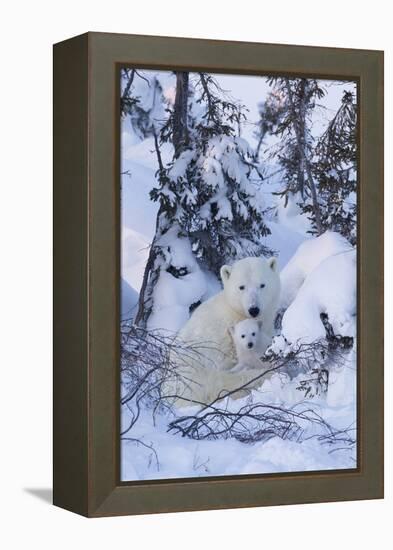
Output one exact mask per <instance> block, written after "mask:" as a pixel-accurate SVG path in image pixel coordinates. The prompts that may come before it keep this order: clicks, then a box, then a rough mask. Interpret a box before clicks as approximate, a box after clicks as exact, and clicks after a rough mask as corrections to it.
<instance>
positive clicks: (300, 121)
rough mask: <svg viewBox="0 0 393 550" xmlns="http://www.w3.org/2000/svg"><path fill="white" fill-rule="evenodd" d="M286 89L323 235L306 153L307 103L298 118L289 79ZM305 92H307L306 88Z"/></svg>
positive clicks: (318, 228) (318, 226)
mask: <svg viewBox="0 0 393 550" xmlns="http://www.w3.org/2000/svg"><path fill="white" fill-rule="evenodd" d="M285 87H286V89H287V93H288V99H289V105H290V109H291V112H292V119H293V121H294V129H295V134H296V142H297V148H298V153H299V157H300V159H301V162H302V164H303V166H304V169H305V172H306V176H307V183H308V186H309V188H310V192H311V199H312V203H313V210H314V215H315V225H316V227H317V231H318V235H321V234H322V233H323V227H322V222H321V210H320V207H319V203H318V197H317V190H316V185H315V182H314V178H313V175H312V171H311V164H310V161H309V159H308V157H307V151H306V138H305V133H306V126H305V124H306V122H305V102H303V105H302V106H301V107H302V109H303V112H301V113H300V116H297V113H296V109H295V105H294V102H293V94H292V90H291V85H290V83H289V79H288V78H286V79H285ZM303 91H305V88H304V90H303Z"/></svg>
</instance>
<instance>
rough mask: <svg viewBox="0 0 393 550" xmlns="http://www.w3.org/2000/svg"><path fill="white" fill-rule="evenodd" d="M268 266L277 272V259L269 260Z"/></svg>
mask: <svg viewBox="0 0 393 550" xmlns="http://www.w3.org/2000/svg"><path fill="white" fill-rule="evenodd" d="M267 265H268V266H269V267H270V269H271V270H272V271H277V267H278V266H277V258H269V259H268V261H267Z"/></svg>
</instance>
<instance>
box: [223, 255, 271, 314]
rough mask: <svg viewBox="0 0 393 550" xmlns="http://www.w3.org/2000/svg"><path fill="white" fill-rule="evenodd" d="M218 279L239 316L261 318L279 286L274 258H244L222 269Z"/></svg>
mask: <svg viewBox="0 0 393 550" xmlns="http://www.w3.org/2000/svg"><path fill="white" fill-rule="evenodd" d="M221 280H222V282H223V285H224V293H225V296H226V299H227V301H228V303H229V305H230V306H231V307H232V308H233V309H234V310H235V311H236V312H237V313H238V314H239V315H241V316H243V317H249V318H251V319H257V318H259V317H263V313H264V310H265V309H266V308H268V307H270V305H271V303H272V300H274V299H275V298H276V296H277V295H278V293H279V289H280V286H279V285H280V279H279V276H278V273H277V262H276V259H275V258H270V259H269V260H265V259H264V258H244V259H243V260H239V261H238V262H236V263H235V264H234V265H233V266H228V265H224V266H223V267H222V268H221Z"/></svg>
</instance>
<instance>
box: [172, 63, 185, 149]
mask: <svg viewBox="0 0 393 550" xmlns="http://www.w3.org/2000/svg"><path fill="white" fill-rule="evenodd" d="M188 80H189V74H188V73H186V72H178V73H176V97H175V106H174V110H173V139H172V141H173V145H174V147H175V157H178V156H179V154H180V153H181V151H182V150H183V148H184V146H185V145H187V143H188V127H187V112H188Z"/></svg>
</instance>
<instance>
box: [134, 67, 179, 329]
mask: <svg viewBox="0 0 393 550" xmlns="http://www.w3.org/2000/svg"><path fill="white" fill-rule="evenodd" d="M188 81H189V74H188V73H186V72H178V73H176V97H175V105H174V111H173V136H172V141H173V145H174V148H175V153H174V157H175V158H177V157H178V156H179V154H180V153H181V151H182V150H183V148H184V147H185V146H186V145H187V144H188V126H187V112H188ZM153 136H154V144H155V149H156V154H157V161H158V167H159V169H158V172H159V176H160V177H161V176H162V175H163V173H164V165H163V163H162V159H161V153H160V148H159V143H158V137H157V134H156V132H155V131H153ZM163 214H164V211H163V207H162V205H160V208H159V210H158V213H157V219H156V231H155V235H154V238H153V241H152V244H151V247H150V252H149V257H148V259H147V263H146V267H145V272H144V274H143V280H142V286H141V290H140V293H139V302H138V311H137V314H136V316H135V320H134V324H135V325H137V326H140V327H143V328H146V325H147V321H148V319H149V317H150V315H151V312H152V310H153V302H152V297H153V291H154V286H155V284H156V282H157V280H158V275H159V273H158V267H157V265H156V260H157V255H158V250H157V245H156V242H157V240H158V239H159V238H160V236H161V235H162V230H163V228H162V226H161V224H160V219H161V216H162V215H163ZM168 228H169V225H168V224H166V225H165V230H168Z"/></svg>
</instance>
